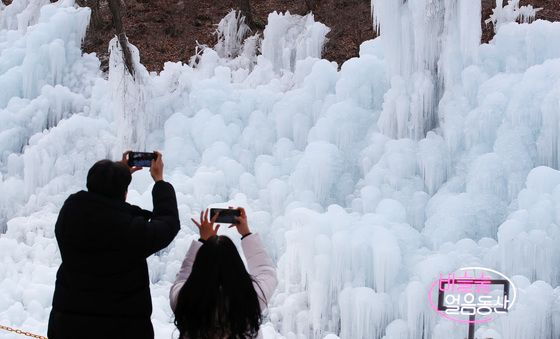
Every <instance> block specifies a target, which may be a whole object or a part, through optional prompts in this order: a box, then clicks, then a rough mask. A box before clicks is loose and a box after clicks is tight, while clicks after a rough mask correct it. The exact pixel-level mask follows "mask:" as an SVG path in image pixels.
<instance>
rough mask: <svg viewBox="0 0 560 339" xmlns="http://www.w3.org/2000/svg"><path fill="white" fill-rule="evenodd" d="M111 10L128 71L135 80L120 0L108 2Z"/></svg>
mask: <svg viewBox="0 0 560 339" xmlns="http://www.w3.org/2000/svg"><path fill="white" fill-rule="evenodd" d="M108 1H109V9H110V10H111V15H112V16H113V26H114V27H115V31H116V32H117V39H118V40H119V43H120V45H121V48H122V51H123V59H124V60H123V61H124V65H125V67H126V69H127V70H128V72H129V73H130V75H132V77H133V78H134V65H133V63H132V54H131V53H130V49H129V48H128V41H127V38H126V33H125V31H124V28H123V24H122V14H121V2H120V0H108Z"/></svg>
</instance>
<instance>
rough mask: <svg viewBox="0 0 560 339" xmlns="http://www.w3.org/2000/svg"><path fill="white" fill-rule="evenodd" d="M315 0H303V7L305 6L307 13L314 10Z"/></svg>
mask: <svg viewBox="0 0 560 339" xmlns="http://www.w3.org/2000/svg"><path fill="white" fill-rule="evenodd" d="M316 2H317V1H316V0H305V7H306V8H307V13H309V12H313V11H314V10H315V4H316Z"/></svg>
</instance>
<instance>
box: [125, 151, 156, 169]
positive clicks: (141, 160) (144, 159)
mask: <svg viewBox="0 0 560 339" xmlns="http://www.w3.org/2000/svg"><path fill="white" fill-rule="evenodd" d="M155 158H156V154H155V153H153V152H130V153H128V166H130V167H134V166H138V167H150V166H151V165H152V160H154V159H155Z"/></svg>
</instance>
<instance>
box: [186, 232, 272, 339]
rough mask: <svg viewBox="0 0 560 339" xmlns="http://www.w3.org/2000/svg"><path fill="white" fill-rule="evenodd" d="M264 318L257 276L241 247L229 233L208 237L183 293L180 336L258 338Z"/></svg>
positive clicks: (194, 338) (234, 338)
mask: <svg viewBox="0 0 560 339" xmlns="http://www.w3.org/2000/svg"><path fill="white" fill-rule="evenodd" d="M261 321H262V315H261V307H260V305H259V300H258V296H257V292H256V291H255V288H254V287H253V279H252V277H251V276H250V275H249V272H247V270H246V269H245V265H244V264H243V261H242V260H241V257H240V256H239V252H237V248H236V247H235V245H234V244H233V242H232V241H231V239H230V238H228V237H226V236H215V237H212V238H210V239H208V240H207V241H206V242H205V243H204V244H203V245H202V246H201V247H200V249H199V250H198V253H197V255H196V259H195V261H194V264H193V268H192V272H191V275H190V276H189V278H188V279H187V281H186V282H185V284H184V285H183V288H182V289H181V291H180V292H179V297H178V300H177V306H176V308H175V326H177V328H178V329H179V333H180V338H181V339H184V338H188V339H199V338H229V339H241V338H243V339H244V338H254V337H256V336H257V334H258V331H259V327H260V325H261Z"/></svg>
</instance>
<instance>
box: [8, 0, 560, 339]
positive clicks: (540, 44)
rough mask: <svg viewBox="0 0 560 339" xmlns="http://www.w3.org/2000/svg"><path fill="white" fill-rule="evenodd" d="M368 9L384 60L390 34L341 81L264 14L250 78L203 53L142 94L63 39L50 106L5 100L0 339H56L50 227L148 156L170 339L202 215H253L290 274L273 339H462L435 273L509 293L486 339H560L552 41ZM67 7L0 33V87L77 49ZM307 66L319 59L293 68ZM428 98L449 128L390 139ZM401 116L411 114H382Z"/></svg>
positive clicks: (43, 95)
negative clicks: (510, 300) (433, 299)
mask: <svg viewBox="0 0 560 339" xmlns="http://www.w3.org/2000/svg"><path fill="white" fill-rule="evenodd" d="M14 3H16V2H14ZM377 3H379V6H381V10H383V6H385V11H384V12H383V13H385V14H380V15H383V16H384V17H383V19H381V18H380V20H381V21H383V22H384V24H383V25H385V27H387V28H386V29H385V31H386V32H388V33H387V34H388V35H389V36H390V35H391V34H393V35H394V39H393V40H391V39H388V38H387V36H385V34H384V32H383V28H382V32H381V34H382V36H381V37H380V38H378V39H375V40H372V41H368V42H365V43H364V44H362V46H361V48H360V55H359V57H357V58H352V59H350V60H348V61H347V62H345V63H344V64H343V65H341V67H340V69H338V67H337V66H338V65H336V64H334V63H332V62H329V61H327V60H322V59H319V58H318V56H319V54H317V51H319V50H320V49H316V48H315V47H316V46H317V43H318V42H321V43H322V41H324V40H323V37H324V33H325V30H324V29H323V28H322V27H324V26H322V25H320V24H317V23H315V22H312V21H311V20H310V19H309V17H307V18H306V19H305V21H302V20H303V19H302V18H301V17H297V16H292V15H288V14H272V15H271V16H272V18H273V20H271V22H270V23H269V27H267V32H266V34H265V40H267V39H269V40H268V42H267V44H268V45H267V46H268V47H265V44H264V42H265V41H263V55H259V56H257V57H256V58H255V59H256V60H252V61H251V62H250V63H243V62H236V63H234V62H232V60H235V59H227V58H223V57H221V56H220V55H219V53H218V52H216V51H215V50H213V49H210V48H208V49H206V50H205V51H204V52H203V53H202V54H201V55H200V58H199V60H198V62H197V64H196V66H194V67H191V66H189V65H185V64H182V63H166V64H165V67H164V70H163V71H162V72H161V73H160V74H148V73H147V72H146V71H145V70H144V69H143V68H142V66H141V65H140V64H139V60H138V55H137V54H136V53H137V50H135V49H134V48H133V52H134V54H135V65H136V66H137V67H138V69H137V73H136V74H137V75H138V76H137V78H135V79H134V80H133V79H132V78H130V77H129V76H128V75H127V73H126V72H125V70H124V68H123V66H122V63H121V61H120V60H121V57H120V56H119V53H120V49H119V48H118V45H117V44H116V43H115V41H113V42H112V44H111V52H112V55H111V65H110V71H109V74H108V76H109V79H107V80H106V79H104V78H103V76H102V75H101V74H100V73H99V71H98V67H99V63H98V60H97V59H96V58H95V57H94V56H93V55H81V54H80V52H79V49H78V46H79V45H78V44H76V43H74V44H70V43H64V41H67V40H64V39H62V38H61V39H62V42H57V44H59V45H60V46H61V47H63V50H64V52H65V55H66V56H65V57H66V59H65V60H66V64H65V68H64V71H63V72H62V73H61V74H62V79H63V80H62V83H57V84H48V83H47V80H46V79H50V78H49V77H50V74H51V73H49V72H47V73H39V74H38V75H37V76H38V77H39V78H38V79H39V80H38V81H37V83H39V84H45V85H44V86H41V87H39V88H38V91H37V92H36V94H35V96H34V97H32V98H25V97H23V96H22V94H20V93H23V85H22V84H23V82H21V81H19V82H18V81H16V80H17V79H18V78H15V79H16V80H14V81H13V82H11V81H9V80H4V81H7V82H6V83H8V84H9V85H11V87H10V90H11V89H12V88H13V89H14V93H16V94H13V95H12V96H10V97H9V98H7V100H6V103H7V106H6V108H0V119H2V124H1V126H9V128H6V131H8V130H10V131H11V132H9V133H13V134H9V133H8V132H1V133H7V134H2V138H0V140H1V142H2V143H3V144H2V148H0V149H1V150H2V152H3V153H2V156H3V160H2V166H1V167H0V174H1V175H0V192H2V194H0V208H1V211H2V213H4V214H2V216H3V218H4V219H5V222H6V224H7V229H6V233H5V234H2V235H0V265H1V267H2V268H3V269H2V270H0V323H2V324H8V325H12V326H14V327H20V328H24V329H26V330H30V331H33V332H37V333H46V324H47V319H48V312H49V307H50V302H51V297H52V290H53V286H54V279H55V272H56V269H57V267H58V264H59V262H60V258H59V254H58V252H57V246H56V241H55V239H54V235H53V225H54V221H55V220H56V216H57V213H58V210H59V209H60V206H61V205H62V203H63V201H64V199H66V197H67V196H68V194H70V193H73V192H75V191H77V190H79V189H84V187H85V176H86V173H87V170H88V169H89V167H90V166H91V165H92V164H93V163H94V162H95V161H96V160H99V159H102V158H106V157H111V158H113V159H116V158H118V156H120V151H122V150H121V149H118V148H122V147H124V146H126V145H131V147H141V145H145V147H146V148H147V149H148V150H149V149H150V148H155V149H160V150H162V151H163V154H164V161H165V166H166V167H165V171H166V180H169V181H170V182H172V183H173V185H174V187H175V189H176V192H177V200H178V205H179V211H180V218H181V221H182V229H181V231H180V233H179V235H178V237H177V239H176V240H175V241H174V242H173V244H172V245H171V246H170V247H169V248H168V249H166V250H164V251H162V252H161V253H159V254H158V255H155V256H152V257H150V258H149V260H148V264H149V269H150V278H151V282H152V285H151V291H152V299H153V305H154V311H153V316H152V320H153V323H154V327H155V331H156V337H158V338H160V337H161V338H172V337H176V336H177V333H176V332H175V333H174V326H173V324H172V322H171V319H172V313H171V310H170V309H169V306H168V299H167V296H168V289H169V287H170V285H171V281H172V280H173V279H174V276H175V274H176V272H177V270H178V269H179V266H180V263H181V260H182V259H183V257H184V255H185V253H186V251H187V248H188V246H189V243H190V241H191V240H192V239H197V238H198V237H197V235H196V230H195V228H194V227H192V225H191V223H190V221H189V220H190V217H192V216H193V215H194V214H196V213H197V212H198V211H200V210H201V209H202V208H205V207H207V206H208V205H213V206H224V205H226V206H227V205H241V206H245V207H246V208H247V211H248V215H249V218H250V223H251V227H252V230H253V231H255V232H258V233H260V234H261V236H262V238H263V240H264V242H265V244H266V246H267V250H268V251H269V252H270V253H271V255H272V256H273V258H274V260H275V261H276V262H277V264H278V272H279V279H280V284H279V287H278V290H277V293H276V294H275V295H274V297H273V298H272V300H271V301H270V307H269V310H268V312H267V314H266V317H265V325H264V326H263V333H264V334H265V338H267V339H268V338H327V339H335V338H338V337H340V338H374V339H378V338H379V339H380V338H385V339H395V338H399V339H417V338H422V337H424V338H435V339H440V338H441V339H443V338H445V339H448V338H451V339H460V338H461V339H462V338H464V336H465V333H466V328H465V326H463V325H458V324H454V323H451V322H449V321H447V320H445V319H441V318H439V317H438V316H436V315H435V314H434V312H433V311H432V310H431V309H430V307H429V306H428V303H427V300H426V299H427V296H426V295H427V291H428V288H429V286H430V284H431V283H432V282H433V280H434V279H437V278H438V277H439V274H440V273H442V274H447V273H449V272H453V271H455V270H457V269H458V268H460V267H464V266H486V267H489V268H494V269H497V270H500V271H503V272H504V273H506V274H508V275H509V276H511V277H512V278H513V279H514V281H515V283H516V285H517V287H518V288H519V300H518V304H517V305H516V306H515V310H514V311H512V313H511V314H510V315H508V316H505V317H500V318H499V319H497V320H496V321H495V322H492V323H490V324H488V325H484V326H479V327H478V329H477V336H481V337H484V336H491V337H494V338H499V337H501V338H508V339H511V338H513V339H522V338H523V339H526V338H546V339H549V338H550V339H556V338H558V337H559V336H560V313H559V311H558V310H559V309H560V301H559V299H558V295H559V293H560V289H559V288H558V279H559V272H560V270H559V269H558V268H557V265H556V264H555V263H556V262H557V261H558V256H559V255H560V253H559V252H558V250H557V248H556V247H557V246H556V244H557V243H558V240H559V239H558V236H559V232H558V226H557V225H558V224H559V222H560V221H558V220H557V219H558V216H557V214H558V213H557V212H556V211H557V210H558V206H557V205H558V201H559V199H558V190H559V188H558V186H559V185H558V184H559V182H558V171H557V169H558V158H559V154H558V146H557V145H558V136H559V134H558V126H557V122H558V119H557V113H558V112H559V111H560V100H559V99H558V98H559V93H560V92H559V91H560V82H559V81H558V79H560V73H559V72H560V45H558V44H554V43H550V42H551V41H559V39H560V25H559V24H557V23H549V22H545V21H535V22H533V23H531V24H517V23H508V24H504V25H503V27H502V28H501V29H500V30H499V32H498V34H497V35H496V37H495V38H494V40H493V41H492V42H491V43H489V44H485V45H479V44H478V42H477V43H476V45H475V44H474V41H475V40H476V36H477V34H478V27H474V25H475V20H474V19H472V16H476V15H478V14H477V13H475V12H473V13H471V14H472V16H470V14H469V11H471V10H473V9H472V8H471V7H469V6H467V2H461V1H460V2H452V1H444V2H439V1H431V2H427V1H426V2H422V1H413V0H408V1H407V2H405V3H402V2H401V1H398V2H395V1H392V2H388V1H381V0H379V1H376V4H377ZM468 3H469V5H472V7H473V8H476V7H477V6H479V4H477V3H474V4H473V3H472V2H470V1H469V2H468ZM453 4H455V6H454V5H453ZM67 5H68V2H57V3H54V4H47V5H45V6H44V7H42V8H41V10H40V17H39V20H38V21H37V23H35V24H33V23H29V24H30V26H28V27H26V28H25V29H24V30H21V31H20V30H19V27H16V26H11V28H10V29H6V28H3V29H0V46H1V47H0V48H1V49H0V70H1V71H0V79H3V77H6V74H10V72H15V71H14V70H13V69H14V68H15V70H16V71H17V72H23V69H21V68H18V67H19V66H20V65H21V60H23V59H25V58H27V57H29V58H34V57H35V56H33V54H32V53H31V54H29V53H28V50H27V49H25V48H23V47H21V46H24V45H25V46H26V45H27V44H34V41H35V40H29V39H30V38H31V37H34V34H37V32H38V30H37V27H48V29H47V28H45V29H44V30H43V29H42V30H41V31H40V32H42V34H41V37H42V39H43V40H38V41H40V42H41V43H42V45H47V46H48V45H49V44H51V43H53V41H56V40H57V39H59V38H60V34H61V32H64V30H67V31H68V32H70V33H69V34H68V36H69V37H73V38H72V39H77V40H79V39H78V36H79V33H80V32H83V30H82V29H83V27H85V26H84V23H83V22H82V21H80V20H74V21H72V18H78V17H80V15H82V13H81V12H80V11H82V10H81V9H78V8H75V7H74V6H67ZM10 8H11V7H9V6H8V7H5V8H2V12H0V13H2V14H4V11H6V10H8V9H10ZM411 9H415V11H411ZM427 9H431V10H432V11H431V12H430V11H428V12H427V13H426V12H423V11H425V10H427ZM436 9H438V10H437V11H435V10H436ZM12 10H13V9H12ZM18 11H19V10H18ZM473 11H474V10H473ZM18 13H19V12H18ZM422 13H424V14H422ZM63 15H64V16H63ZM385 15H388V17H385ZM423 15H424V16H426V17H428V18H429V19H430V20H427V19H422V18H423ZM59 17H60V18H64V20H62V19H60V20H58V19H57V20H54V19H55V18H59ZM388 18H394V21H391V20H389V19H388ZM453 18H455V19H456V20H452V19H453ZM436 19H437V20H436ZM440 19H441V20H442V21H439V20H440ZM275 20H276V21H275ZM411 20H412V21H411ZM414 20H416V21H414ZM423 20H424V21H423ZM304 22H305V24H304ZM397 22H400V23H401V24H400V25H396V23H397ZM412 22H416V23H417V24H418V25H419V26H418V27H419V29H418V31H417V32H416V34H415V35H414V36H413V35H411V34H412V33H411V31H410V29H411V27H410V26H411V25H412ZM292 23H295V24H294V27H293V30H291V28H290V25H291V24H292ZM429 24H436V26H437V27H439V28H438V32H439V30H441V32H439V33H437V34H439V35H438V38H437V39H436V38H434V37H433V36H431V35H430V34H429V33H428V32H434V31H432V30H433V29H434V27H432V26H430V25H429ZM471 24H472V25H473V26H471ZM40 25H48V26H40ZM387 25H389V26H387ZM477 25H478V23H477ZM59 26H60V27H59ZM397 26H399V27H397ZM4 27H5V26H4ZM61 27H62V28H61ZM304 27H305V28H304ZM407 27H408V28H407ZM404 28H407V29H409V30H408V31H406V30H404ZM313 32H315V33H316V35H315V33H313ZM391 32H392V33H391ZM406 32H408V33H406ZM397 33H398V34H397ZM13 39H15V40H13ZM69 39H70V38H69ZM72 39H70V40H72ZM411 39H412V40H411ZM18 41H19V42H18ZM391 41H393V42H394V41H400V45H399V46H404V47H402V48H401V49H400V51H399V50H398V49H396V47H395V46H393V45H391V44H390V42H391ZM43 42H44V43H43ZM403 42H407V43H406V44H404V45H403ZM33 46H35V45H33ZM298 46H311V47H313V46H315V47H313V48H310V49H307V47H306V48H304V49H303V50H305V51H307V52H305V53H303V52H302V53H303V54H301V56H302V57H301V58H300V57H296V58H294V59H292V57H291V56H294V55H295V56H297V55H298V54H297V50H298V48H299V47H298ZM411 46H412V47H411ZM416 46H418V47H416ZM132 47H133V46H132ZM431 47H434V48H436V50H437V51H438V52H437V53H438V54H437V55H435V54H433V53H435V52H434V51H433V50H431V49H430V48H431ZM30 48H31V47H30ZM32 50H33V51H35V52H36V51H37V50H36V46H35V47H33V49H32ZM265 50H267V51H268V52H265ZM309 51H315V52H309ZM39 52H40V51H39ZM308 52H309V53H308ZM417 52H418V53H417ZM267 53H268V54H267ZM306 53H307V54H306ZM399 53H402V55H401V54H399ZM265 54H266V55H265ZM432 54H433V55H432ZM283 55H286V56H289V57H286V58H285V59H283V57H282V56H283ZM14 61H17V62H14ZM397 61H398V62H397ZM427 61H429V62H427ZM5 65H8V66H5ZM403 65H404V66H406V65H408V66H406V67H404V66H403ZM434 67H435V68H434ZM405 69H408V71H407V72H404V70H405ZM25 70H26V72H27V71H28V70H32V69H31V68H27V69H25ZM17 72H16V73H17ZM16 73H14V74H16ZM24 73H25V72H24ZM414 74H416V75H414ZM11 76H12V77H13V75H11ZM22 76H30V75H29V74H27V73H25V74H23V75H22ZM65 79H72V80H71V81H68V82H65V81H66V80H65ZM411 79H412V80H414V79H420V80H422V81H421V82H420V83H421V85H415V82H414V81H411ZM420 80H419V81H420ZM33 83H34V84H35V82H33ZM437 84H439V85H438V86H440V87H437V86H436V85H437ZM424 85H426V86H425V87H423V86H424ZM398 86H401V87H398ZM415 86H416V87H415ZM430 86H432V87H433V88H439V91H440V92H439V97H441V100H439V99H434V100H437V101H434V102H435V103H436V104H435V107H437V111H436V113H437V121H438V128H435V129H433V130H429V131H427V132H426V133H425V135H423V134H422V133H420V131H424V127H422V125H425V124H424V123H423V122H421V121H420V122H418V123H417V124H416V125H414V126H416V127H414V128H415V129H412V130H416V131H418V132H419V134H418V135H414V133H412V132H410V131H412V130H411V129H409V128H408V127H406V128H405V127H403V135H402V136H399V135H396V134H395V135H394V134H392V133H388V132H387V130H386V129H385V127H387V126H389V125H390V124H391V123H395V125H394V126H395V128H396V127H397V126H401V127H402V126H408V125H407V124H408V123H407V121H409V120H410V119H411V118H410V117H411V115H410V114H409V113H408V112H409V111H410V109H409V108H408V107H409V106H410V107H412V106H413V105H412V104H411V103H412V102H413V101H414V100H420V99H418V98H419V97H418V95H419V93H420V94H422V93H429V92H425V90H427V89H429V88H432V87H430ZM4 88H6V87H2V91H3V90H4ZM398 91H400V92H398ZM423 91H424V92H423ZM0 93H4V92H0ZM430 98H431V97H430ZM422 100H423V99H422ZM414 102H416V101H414ZM418 102H419V101H418ZM397 104H398V105H397ZM391 105H394V107H399V109H401V108H402V109H403V110H402V112H405V113H407V115H404V114H403V115H400V116H389V115H387V114H388V113H387V112H388V111H387V107H392V106H391ZM399 112H401V111H399ZM418 114H420V113H418ZM388 117H394V118H395V119H397V118H398V119H401V118H402V120H398V121H397V120H395V121H393V122H390V121H389V122H387V121H388V120H387V118H388ZM142 119H144V120H142ZM152 119H153V120H152ZM386 123H389V125H386ZM28 126H29V127H28ZM411 126H413V125H411ZM138 127H144V128H143V129H141V130H136V131H133V129H134V128H138ZM421 127H422V128H421ZM2 128H4V127H0V130H2ZM27 128H29V129H27ZM399 128H400V127H399ZM22 131H23V132H22ZM134 133H135V134H134ZM11 136H14V137H11ZM397 137H398V138H397ZM417 139H418V140H417ZM127 143H128V144H127ZM4 147H5V148H4ZM4 150H11V151H4ZM151 183H152V181H151V178H150V177H149V173H148V171H146V170H144V171H140V172H138V173H135V174H134V179H133V182H132V184H131V186H130V188H129V194H128V199H129V202H131V203H134V204H139V205H140V206H142V207H144V208H150V205H151V196H150V192H151ZM221 231H222V232H224V233H223V234H227V235H230V236H231V237H232V239H234V241H236V242H237V243H238V241H239V238H238V236H236V235H235V232H233V231H231V230H221ZM238 245H239V243H238Z"/></svg>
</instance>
